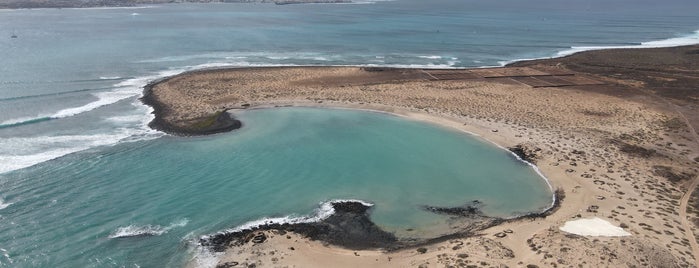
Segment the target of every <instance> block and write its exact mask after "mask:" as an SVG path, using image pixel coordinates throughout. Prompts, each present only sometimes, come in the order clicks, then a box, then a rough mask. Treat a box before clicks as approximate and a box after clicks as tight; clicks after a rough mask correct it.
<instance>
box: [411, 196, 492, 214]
mask: <svg viewBox="0 0 699 268" xmlns="http://www.w3.org/2000/svg"><path fill="white" fill-rule="evenodd" d="M480 205H481V202H480V201H478V200H474V201H473V202H471V203H470V204H466V205H463V206H460V207H435V206H423V207H422V208H423V209H425V210H427V211H429V212H432V213H436V214H444V215H451V216H457V217H484V215H483V212H481V210H480V209H479V207H480Z"/></svg>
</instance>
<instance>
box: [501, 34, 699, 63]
mask: <svg viewBox="0 0 699 268" xmlns="http://www.w3.org/2000/svg"><path fill="white" fill-rule="evenodd" d="M696 44H699V30H696V31H694V32H693V33H691V34H688V35H685V36H680V37H673V38H668V39H662V40H656V41H648V42H641V43H639V44H637V45H624V46H612V45H610V46H573V47H571V48H569V49H566V50H563V51H559V52H556V54H555V55H553V56H551V57H543V58H521V59H515V60H507V61H499V62H498V63H499V64H500V66H505V65H507V64H510V63H513V62H518V61H527V60H536V59H547V58H558V57H565V56H568V55H572V54H575V53H578V52H584V51H592V50H602V49H628V48H662V47H677V46H688V45H696Z"/></svg>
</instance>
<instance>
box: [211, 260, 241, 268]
mask: <svg viewBox="0 0 699 268" xmlns="http://www.w3.org/2000/svg"><path fill="white" fill-rule="evenodd" d="M238 264H240V263H238V262H237V261H229V262H224V263H222V264H219V265H216V268H231V267H235V266H238Z"/></svg>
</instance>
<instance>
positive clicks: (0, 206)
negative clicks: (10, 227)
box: [0, 198, 12, 210]
mask: <svg viewBox="0 0 699 268" xmlns="http://www.w3.org/2000/svg"><path fill="white" fill-rule="evenodd" d="M10 205H12V203H5V201H4V200H2V198H0V210H1V209H5V208H6V207H9V206H10Z"/></svg>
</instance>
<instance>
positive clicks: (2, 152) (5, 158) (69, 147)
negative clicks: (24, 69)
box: [0, 128, 158, 173]
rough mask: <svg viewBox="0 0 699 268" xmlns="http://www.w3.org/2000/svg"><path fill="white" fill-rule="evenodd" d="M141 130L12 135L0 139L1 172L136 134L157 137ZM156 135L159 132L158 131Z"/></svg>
mask: <svg viewBox="0 0 699 268" xmlns="http://www.w3.org/2000/svg"><path fill="white" fill-rule="evenodd" d="M148 134H149V133H144V131H143V130H141V129H134V128H120V129H116V130H115V131H114V132H113V133H101V134H94V135H59V136H37V137H11V138H4V139H0V173H5V172H9V171H12V170H17V169H22V168H26V167H30V166H33V165H36V164H38V163H42V162H46V161H49V160H52V159H56V158H59V157H61V156H64V155H67V154H71V153H74V152H79V151H83V150H87V149H90V148H94V147H98V146H106V145H114V144H117V143H119V142H121V141H124V140H126V139H128V138H131V137H132V136H135V137H139V138H140V139H148V138H153V135H150V136H149V135H148ZM156 135H158V134H157V132H156Z"/></svg>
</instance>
